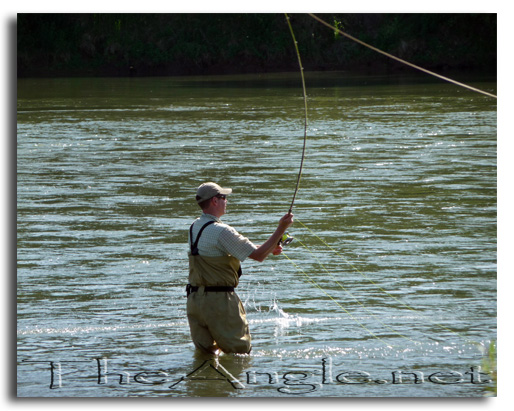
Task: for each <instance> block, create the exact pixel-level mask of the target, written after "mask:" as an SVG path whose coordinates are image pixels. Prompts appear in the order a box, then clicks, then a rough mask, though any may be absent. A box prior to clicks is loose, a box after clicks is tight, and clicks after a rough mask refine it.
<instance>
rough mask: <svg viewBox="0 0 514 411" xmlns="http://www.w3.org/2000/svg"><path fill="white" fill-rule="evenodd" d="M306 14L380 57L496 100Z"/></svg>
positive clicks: (485, 93)
mask: <svg viewBox="0 0 514 411" xmlns="http://www.w3.org/2000/svg"><path fill="white" fill-rule="evenodd" d="M308 14H309V16H311V17H312V18H313V19H315V20H317V21H318V22H320V23H321V24H323V25H325V26H327V27H328V28H330V29H332V30H334V31H336V32H337V33H339V34H341V35H342V36H345V37H346V38H348V39H350V40H352V41H354V42H356V43H358V44H360V45H362V46H364V47H367V48H369V49H371V50H373V51H376V52H377V53H380V54H382V55H384V56H386V57H389V58H390V59H393V60H396V61H398V62H400V63H402V64H405V65H407V66H409V67H412V68H414V69H416V70H420V71H422V72H424V73H426V74H430V75H431V76H434V77H437V78H440V79H441V80H445V81H448V82H450V83H453V84H455V85H457V86H460V87H464V88H467V89H468V90H471V91H475V92H477V93H481V94H484V95H486V96H489V97H493V98H496V99H497V98H498V97H497V96H496V95H494V94H491V93H488V92H487V91H483V90H480V89H478V88H475V87H471V86H469V85H467V84H464V83H460V82H458V81H455V80H452V79H451V78H448V77H445V76H442V75H440V74H437V73H434V72H433V71H430V70H427V69H424V68H423V67H420V66H417V65H415V64H412V63H409V62H408V61H405V60H402V59H401V58H399V57H396V56H393V55H392V54H389V53H386V52H385V51H382V50H380V49H378V48H376V47H373V46H372V45H370V44H367V43H364V42H363V41H361V40H359V39H358V38H355V37H353V36H351V35H349V34H347V33H345V32H344V31H341V30H339V29H338V28H337V27H334V26H332V25H331V24H329V23H327V22H326V21H324V20H322V19H320V18H319V17H318V16H316V15H315V14H312V13H308Z"/></svg>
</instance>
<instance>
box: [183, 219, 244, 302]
mask: <svg viewBox="0 0 514 411" xmlns="http://www.w3.org/2000/svg"><path fill="white" fill-rule="evenodd" d="M215 222H216V221H209V222H208V223H205V224H204V225H203V227H202V228H200V231H199V232H198V235H197V236H196V240H195V242H194V243H193V226H194V223H193V224H191V227H190V228H189V238H190V245H191V254H192V255H199V254H198V240H200V236H201V235H202V233H203V230H204V229H205V227H207V226H208V225H211V224H213V223H215ZM242 274H243V272H242V270H241V266H239V270H238V272H237V275H238V276H239V277H241V275H242ZM196 291H198V287H195V286H192V285H191V284H188V285H187V286H186V296H187V297H189V294H191V293H192V292H196ZM205 291H214V292H232V291H234V287H229V286H227V287H225V286H211V287H205Z"/></svg>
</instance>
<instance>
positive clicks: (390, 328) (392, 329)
mask: <svg viewBox="0 0 514 411" xmlns="http://www.w3.org/2000/svg"><path fill="white" fill-rule="evenodd" d="M296 240H297V241H298V243H300V245H301V246H302V247H303V248H305V249H306V250H307V251H308V252H309V253H311V254H312V255H313V256H314V258H315V259H316V261H317V262H318V264H319V266H320V267H321V268H322V269H323V270H324V271H325V272H326V273H327V274H328V275H330V277H332V279H333V280H334V281H335V283H336V284H337V285H338V286H339V287H341V289H342V290H343V291H345V292H346V293H347V294H348V295H349V296H350V297H351V298H353V299H354V300H355V301H356V302H357V303H358V304H359V305H360V306H361V307H362V308H364V310H366V311H367V312H368V313H369V314H370V315H371V316H372V317H373V318H375V319H376V320H377V321H378V322H379V323H380V324H382V325H383V326H385V327H386V328H388V329H389V330H391V331H392V332H393V333H395V334H397V335H399V336H400V337H402V338H405V339H406V340H409V341H411V342H413V343H415V344H421V343H420V342H419V341H415V340H413V339H411V338H409V337H406V336H405V335H403V334H400V333H399V332H398V331H396V330H395V329H394V328H392V327H391V326H389V325H387V324H385V323H383V322H382V321H381V320H380V319H379V318H378V317H377V316H376V315H375V314H373V312H371V311H370V310H369V309H368V308H367V307H366V306H365V305H364V304H363V303H362V302H361V301H359V300H358V299H357V297H355V296H354V295H353V294H352V293H351V292H350V291H349V290H348V289H347V288H345V287H344V286H343V285H342V284H341V283H340V282H339V281H337V279H336V278H335V276H334V274H332V273H331V272H330V271H329V270H328V269H327V268H326V267H325V266H324V265H323V264H322V263H321V261H320V260H319V258H318V256H317V255H316V254H314V252H313V251H312V250H311V249H310V248H309V247H307V245H305V244H304V243H302V242H301V241H300V240H299V239H296Z"/></svg>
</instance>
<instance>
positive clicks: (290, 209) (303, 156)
mask: <svg viewBox="0 0 514 411" xmlns="http://www.w3.org/2000/svg"><path fill="white" fill-rule="evenodd" d="M285 16H286V20H287V25H288V26H289V30H290V31H291V37H292V38H293V43H294V48H295V50H296V56H297V57H298V65H299V66H300V74H301V77H302V88H303V103H304V110H305V116H304V117H305V121H304V128H303V149H302V160H301V162H300V169H299V170H298V178H297V180H296V188H295V190H294V194H293V200H292V201H291V205H290V207H289V211H288V214H291V213H292V211H293V205H294V201H295V199H296V194H297V193H298V189H299V188H300V179H301V177H302V171H303V162H304V160H305V146H306V144H307V91H306V89H305V77H304V75H303V66H302V59H301V58H300V51H299V50H298V42H297V41H296V38H295V36H294V32H293V27H292V26H291V22H290V21H289V16H288V15H287V14H285Z"/></svg>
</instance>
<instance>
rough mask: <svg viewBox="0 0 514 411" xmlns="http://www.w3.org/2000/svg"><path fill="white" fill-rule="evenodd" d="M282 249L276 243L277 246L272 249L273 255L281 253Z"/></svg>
mask: <svg viewBox="0 0 514 411" xmlns="http://www.w3.org/2000/svg"><path fill="white" fill-rule="evenodd" d="M282 250H283V248H282V246H281V245H280V244H279V245H277V246H276V247H275V249H274V250H273V255H279V254H281V253H282Z"/></svg>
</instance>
